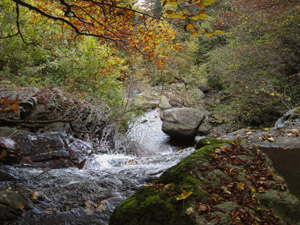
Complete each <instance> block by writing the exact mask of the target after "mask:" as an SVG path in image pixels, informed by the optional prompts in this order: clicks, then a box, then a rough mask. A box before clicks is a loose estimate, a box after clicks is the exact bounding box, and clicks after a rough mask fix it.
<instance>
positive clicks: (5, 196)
mask: <svg viewBox="0 0 300 225" xmlns="http://www.w3.org/2000/svg"><path fill="white" fill-rule="evenodd" d="M31 208H32V207H31V202H30V200H29V199H28V198H27V197H25V196H24V195H23V194H22V193H20V191H12V190H2V191H0V219H1V220H2V221H3V220H14V219H17V218H18V217H21V215H22V211H23V210H28V209H31Z"/></svg>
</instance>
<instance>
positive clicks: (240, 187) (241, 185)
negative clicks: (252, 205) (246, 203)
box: [237, 182, 245, 190]
mask: <svg viewBox="0 0 300 225" xmlns="http://www.w3.org/2000/svg"><path fill="white" fill-rule="evenodd" d="M237 188H238V189H240V190H244V189H245V184H244V183H242V182H240V183H238V184H237Z"/></svg>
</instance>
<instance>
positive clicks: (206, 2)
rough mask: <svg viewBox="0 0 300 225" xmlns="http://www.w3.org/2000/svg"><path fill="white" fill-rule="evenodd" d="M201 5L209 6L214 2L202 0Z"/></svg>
mask: <svg viewBox="0 0 300 225" xmlns="http://www.w3.org/2000/svg"><path fill="white" fill-rule="evenodd" d="M202 3H203V4H204V5H211V4H212V3H214V0H202Z"/></svg>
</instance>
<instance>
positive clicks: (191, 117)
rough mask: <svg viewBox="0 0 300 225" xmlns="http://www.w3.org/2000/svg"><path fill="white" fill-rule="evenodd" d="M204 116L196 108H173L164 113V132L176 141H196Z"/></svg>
mask: <svg viewBox="0 0 300 225" xmlns="http://www.w3.org/2000/svg"><path fill="white" fill-rule="evenodd" d="M203 119H204V114H203V112H201V111H200V110H198V109H194V108H173V109H168V110H165V111H164V112H163V118H162V120H163V124H162V131H163V132H165V133H166V134H167V135H169V136H170V137H171V138H172V139H174V140H185V141H191V140H194V138H195V134H196V131H197V129H198V127H199V126H200V124H201V122H202V120H203Z"/></svg>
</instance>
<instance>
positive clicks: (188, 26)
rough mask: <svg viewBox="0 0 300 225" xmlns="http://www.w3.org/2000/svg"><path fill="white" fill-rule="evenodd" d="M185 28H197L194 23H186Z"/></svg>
mask: <svg viewBox="0 0 300 225" xmlns="http://www.w3.org/2000/svg"><path fill="white" fill-rule="evenodd" d="M184 28H185V30H193V29H194V28H195V26H194V25H193V24H190V23H189V24H186V25H185V26H184Z"/></svg>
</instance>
